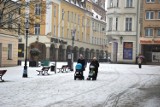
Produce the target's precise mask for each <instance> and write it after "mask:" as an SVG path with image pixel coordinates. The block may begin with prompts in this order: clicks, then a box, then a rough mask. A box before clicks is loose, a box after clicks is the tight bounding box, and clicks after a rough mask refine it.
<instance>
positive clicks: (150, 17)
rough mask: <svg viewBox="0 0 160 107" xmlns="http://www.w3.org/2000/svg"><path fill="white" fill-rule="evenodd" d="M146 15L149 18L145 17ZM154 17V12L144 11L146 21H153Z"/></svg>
mask: <svg viewBox="0 0 160 107" xmlns="http://www.w3.org/2000/svg"><path fill="white" fill-rule="evenodd" d="M147 13H148V15H149V16H147ZM152 13H153V16H152ZM154 15H155V14H154V11H146V15H145V18H146V20H152V19H154ZM152 17H153V18H152Z"/></svg>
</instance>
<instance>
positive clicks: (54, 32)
mask: <svg viewBox="0 0 160 107" xmlns="http://www.w3.org/2000/svg"><path fill="white" fill-rule="evenodd" d="M54 36H56V25H54Z"/></svg>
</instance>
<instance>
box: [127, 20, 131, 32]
mask: <svg viewBox="0 0 160 107" xmlns="http://www.w3.org/2000/svg"><path fill="white" fill-rule="evenodd" d="M126 31H132V18H126Z"/></svg>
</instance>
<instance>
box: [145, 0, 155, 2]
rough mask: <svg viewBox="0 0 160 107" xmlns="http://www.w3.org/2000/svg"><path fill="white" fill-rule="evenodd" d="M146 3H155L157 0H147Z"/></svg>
mask: <svg viewBox="0 0 160 107" xmlns="http://www.w3.org/2000/svg"><path fill="white" fill-rule="evenodd" d="M146 3H155V0H154V1H152V0H149V1H148V0H146Z"/></svg>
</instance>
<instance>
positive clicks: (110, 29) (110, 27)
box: [108, 18, 113, 31]
mask: <svg viewBox="0 0 160 107" xmlns="http://www.w3.org/2000/svg"><path fill="white" fill-rule="evenodd" d="M112 23H113V18H109V29H108V30H109V31H112Z"/></svg>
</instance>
